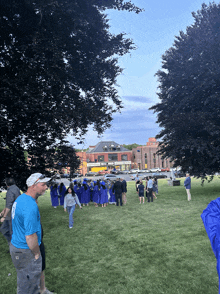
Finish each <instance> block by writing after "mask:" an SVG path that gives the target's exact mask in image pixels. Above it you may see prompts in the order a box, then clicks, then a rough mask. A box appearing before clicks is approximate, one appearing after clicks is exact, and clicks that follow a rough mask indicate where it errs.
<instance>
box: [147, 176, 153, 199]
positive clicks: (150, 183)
mask: <svg viewBox="0 0 220 294" xmlns="http://www.w3.org/2000/svg"><path fill="white" fill-rule="evenodd" d="M152 192H153V181H152V178H151V176H149V181H148V182H147V199H148V202H150V199H151V202H153V193H152Z"/></svg>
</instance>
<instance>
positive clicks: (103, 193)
mask: <svg viewBox="0 0 220 294" xmlns="http://www.w3.org/2000/svg"><path fill="white" fill-rule="evenodd" d="M126 192H127V182H126V181H125V180H124V179H120V178H117V180H116V181H110V180H107V181H103V180H97V181H92V180H88V179H86V178H85V179H84V180H83V182H81V181H80V182H79V181H77V180H74V181H73V182H72V183H70V186H69V187H68V188H66V187H65V185H64V184H63V183H62V182H61V183H60V184H58V183H52V184H51V185H50V197H51V204H52V206H53V207H54V208H57V206H64V211H66V210H67V211H68V213H69V228H72V227H73V212H74V210H75V205H79V207H80V208H82V206H88V205H89V203H90V202H92V203H93V204H94V206H95V207H99V206H100V207H106V206H107V205H108V204H115V205H116V206H119V205H120V206H122V205H126V203H127V197H126Z"/></svg>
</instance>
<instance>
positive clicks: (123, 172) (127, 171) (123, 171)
mask: <svg viewBox="0 0 220 294" xmlns="http://www.w3.org/2000/svg"><path fill="white" fill-rule="evenodd" d="M128 173H129V170H121V171H120V174H126V175H127V174H128Z"/></svg>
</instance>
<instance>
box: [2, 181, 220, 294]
mask: <svg viewBox="0 0 220 294" xmlns="http://www.w3.org/2000/svg"><path fill="white" fill-rule="evenodd" d="M183 181H184V179H181V186H178V187H170V186H168V184H167V180H159V181H158V185H159V195H158V197H157V198H158V199H157V200H155V201H154V202H153V203H147V202H145V204H144V205H143V204H141V205H140V204H139V199H138V196H137V194H136V191H135V188H134V182H129V183H128V193H127V199H128V202H127V205H126V206H124V207H116V206H115V205H108V206H107V207H106V208H101V207H99V208H96V207H94V206H93V205H92V204H91V205H90V206H89V207H84V208H83V210H80V209H79V208H78V209H76V210H75V212H74V220H75V223H74V227H73V229H69V227H68V214H67V213H64V211H63V208H62V207H58V208H57V209H54V208H52V207H51V203H50V197H49V192H48V193H47V194H45V195H44V196H41V197H40V198H39V208H40V214H41V221H42V225H43V228H44V239H43V240H44V244H45V246H46V270H45V275H46V285H47V287H48V288H49V289H50V290H53V291H56V293H58V294H72V293H73V294H99V293H100V294H107V293H108V294H136V293H139V294H160V293H161V294H162V293H166V294H215V293H216V294H217V293H218V275H217V272H216V260H215V256H214V254H213V252H212V249H211V245H210V242H209V239H208V236H207V234H206V231H205V229H204V226H203V223H202V220H201V217H200V215H201V213H202V211H203V210H204V209H205V208H206V206H207V204H208V203H209V202H210V201H211V200H213V199H216V198H217V197H219V190H220V182H219V179H218V178H217V177H216V178H214V180H213V181H212V182H211V183H207V182H206V183H205V184H204V186H203V187H202V186H201V181H200V180H195V179H192V189H191V194H192V201H191V202H188V201H187V196H186V191H185V189H184V187H183ZM0 197H1V198H0V210H2V209H3V208H4V204H5V201H4V200H3V198H2V195H1V196H0ZM7 250H8V248H7V243H6V241H5V239H4V237H3V236H2V235H1V234H0V252H1V254H0V269H1V275H0V285H1V286H0V293H1V294H15V293H16V271H15V268H14V266H13V264H12V261H11V257H10V255H9V254H7ZM9 274H10V275H9ZM24 294H25V293H24Z"/></svg>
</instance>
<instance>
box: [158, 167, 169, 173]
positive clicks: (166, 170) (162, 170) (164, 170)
mask: <svg viewBox="0 0 220 294" xmlns="http://www.w3.org/2000/svg"><path fill="white" fill-rule="evenodd" d="M160 171H161V172H169V171H170V169H169V168H168V167H165V168H161V170H160Z"/></svg>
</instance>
